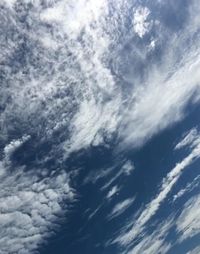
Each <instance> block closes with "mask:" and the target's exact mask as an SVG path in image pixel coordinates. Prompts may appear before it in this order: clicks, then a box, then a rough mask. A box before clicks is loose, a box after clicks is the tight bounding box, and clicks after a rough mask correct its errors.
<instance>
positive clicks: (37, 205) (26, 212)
mask: <svg viewBox="0 0 200 254" xmlns="http://www.w3.org/2000/svg"><path fill="white" fill-rule="evenodd" d="M2 167H3V164H1V168H0V170H1V175H0V185H1V190H0V246H1V253H2V254H3V253H10V254H12V253H13V254H14V253H35V251H37V250H38V249H39V248H40V246H41V245H42V244H45V241H46V240H47V239H48V237H50V236H52V235H53V234H54V233H55V232H57V231H58V229H59V227H60V222H59V221H60V219H62V218H64V216H66V215H64V214H66V212H67V210H68V209H70V206H72V205H73V202H74V201H75V192H74V190H73V189H72V188H71V187H70V179H69V175H68V174H67V173H66V172H65V171H61V172H59V173H56V172H51V174H48V175H46V176H41V175H40V174H37V173H36V172H40V170H39V171H38V169H37V170H35V171H34V170H32V171H29V172H26V170H25V169H23V168H16V169H15V170H14V169H12V170H13V171H12V172H10V171H9V169H8V168H7V169H6V168H2ZM65 204H66V205H65ZM63 209H64V210H63Z"/></svg>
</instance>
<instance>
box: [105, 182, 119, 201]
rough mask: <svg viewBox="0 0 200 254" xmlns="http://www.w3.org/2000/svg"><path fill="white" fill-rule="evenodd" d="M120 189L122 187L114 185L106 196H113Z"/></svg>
mask: <svg viewBox="0 0 200 254" xmlns="http://www.w3.org/2000/svg"><path fill="white" fill-rule="evenodd" d="M119 190H120V188H119V187H118V186H117V185H115V186H113V187H112V189H111V190H110V191H109V192H108V194H107V196H106V198H107V199H110V198H112V197H113V196H114V195H116V194H118V192H119Z"/></svg>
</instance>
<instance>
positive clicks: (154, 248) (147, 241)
mask: <svg viewBox="0 0 200 254" xmlns="http://www.w3.org/2000/svg"><path fill="white" fill-rule="evenodd" d="M173 219H174V218H173V217H169V218H168V219H167V220H165V221H164V222H162V223H159V224H158V225H157V226H156V228H155V229H154V231H153V232H152V233H150V234H148V233H146V234H144V235H143V237H142V239H141V240H140V241H139V243H138V244H137V245H136V246H135V247H133V248H131V249H130V250H129V251H128V252H127V253H128V254H140V253H141V252H142V253H144V254H148V253H151V254H157V253H163V254H165V253H167V252H168V251H169V249H170V248H171V246H172V244H171V243H169V242H167V241H166V240H165V239H166V236H167V235H168V233H169V230H170V228H171V227H172V225H173Z"/></svg>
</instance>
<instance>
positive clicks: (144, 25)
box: [133, 6, 151, 38]
mask: <svg viewBox="0 0 200 254" xmlns="http://www.w3.org/2000/svg"><path fill="white" fill-rule="evenodd" d="M149 14H150V11H149V9H148V8H147V7H142V6H139V7H137V9H136V10H135V11H134V15H133V29H134V31H135V33H136V34H138V36H139V37H141V38H142V37H143V36H144V35H145V34H146V33H147V32H149V29H150V26H151V22H149V21H148V20H147V19H148V16H149Z"/></svg>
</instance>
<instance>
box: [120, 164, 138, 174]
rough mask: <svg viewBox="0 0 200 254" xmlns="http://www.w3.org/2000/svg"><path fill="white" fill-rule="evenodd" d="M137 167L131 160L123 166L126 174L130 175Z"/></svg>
mask: <svg viewBox="0 0 200 254" xmlns="http://www.w3.org/2000/svg"><path fill="white" fill-rule="evenodd" d="M134 169H135V166H134V164H133V163H132V162H131V161H127V162H126V163H125V164H124V165H123V166H122V170H123V172H124V174H125V175H130V174H131V173H132V172H133V171H134Z"/></svg>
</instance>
